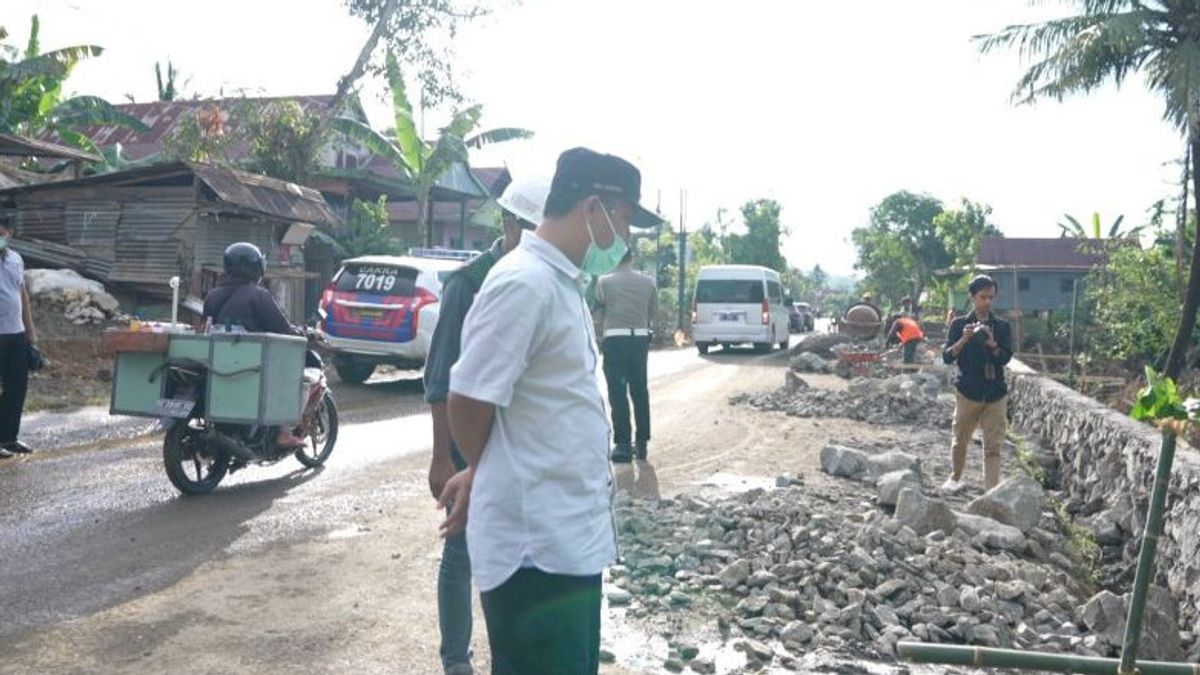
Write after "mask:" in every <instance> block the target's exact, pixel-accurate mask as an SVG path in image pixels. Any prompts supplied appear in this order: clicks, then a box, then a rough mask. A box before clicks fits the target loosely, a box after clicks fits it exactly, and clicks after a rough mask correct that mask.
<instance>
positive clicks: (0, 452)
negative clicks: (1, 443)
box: [0, 448, 13, 459]
mask: <svg viewBox="0 0 1200 675" xmlns="http://www.w3.org/2000/svg"><path fill="white" fill-rule="evenodd" d="M12 456H13V454H12V453H11V452H9V451H7V450H5V449H4V448H0V459H8V458H9V457H12Z"/></svg>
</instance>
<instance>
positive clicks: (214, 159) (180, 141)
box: [160, 103, 240, 166]
mask: <svg viewBox="0 0 1200 675" xmlns="http://www.w3.org/2000/svg"><path fill="white" fill-rule="evenodd" d="M228 121H229V113H228V112H226V111H225V110H224V109H222V108H221V106H219V105H217V104H215V103H214V104H212V105H209V106H205V107H203V108H198V109H196V110H192V111H190V112H188V113H187V114H184V115H181V116H180V117H179V119H178V121H176V122H175V125H174V126H172V127H171V130H170V131H168V132H167V133H166V134H165V135H164V136H163V149H162V152H161V153H160V155H161V157H162V159H164V160H167V161H185V162H206V163H209V164H219V165H222V166H229V165H231V164H232V163H233V162H232V159H231V158H230V155H229V153H230V150H231V149H233V147H234V146H235V145H236V144H237V141H238V139H239V138H240V134H234V133H233V132H232V131H231V130H230V129H229V128H228V125H227V124H226V123H227V122H228Z"/></svg>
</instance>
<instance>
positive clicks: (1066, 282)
mask: <svg viewBox="0 0 1200 675" xmlns="http://www.w3.org/2000/svg"><path fill="white" fill-rule="evenodd" d="M1058 290H1060V291H1062V292H1063V293H1074V292H1075V280H1074V279H1072V278H1070V277H1067V278H1064V279H1059V280H1058Z"/></svg>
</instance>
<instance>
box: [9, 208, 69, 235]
mask: <svg viewBox="0 0 1200 675" xmlns="http://www.w3.org/2000/svg"><path fill="white" fill-rule="evenodd" d="M17 209H18V210H17V236H18V237H21V238H22V239H43V240H45V241H52V242H54V243H56V244H65V243H66V240H67V225H66V219H65V215H64V214H65V210H64V209H63V205H62V202H41V201H37V202H30V201H26V200H21V201H18V202H17Z"/></svg>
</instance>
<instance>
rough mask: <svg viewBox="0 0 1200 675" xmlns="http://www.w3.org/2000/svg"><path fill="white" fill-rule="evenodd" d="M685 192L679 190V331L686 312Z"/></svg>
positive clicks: (681, 328)
mask: <svg viewBox="0 0 1200 675" xmlns="http://www.w3.org/2000/svg"><path fill="white" fill-rule="evenodd" d="M686 218H687V190H686V189H683V188H680V189H679V330H683V328H684V325H685V323H684V316H685V314H684V312H686V311H687V308H686V306H685V305H686V300H687V295H686V291H685V289H684V284H685V283H687V227H686V225H685V224H684V221H685V219H686Z"/></svg>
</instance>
